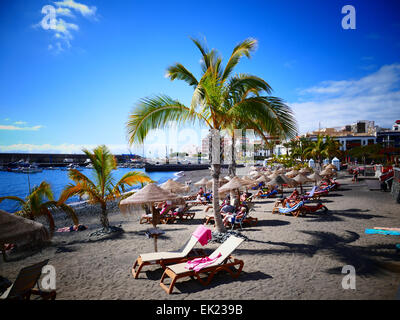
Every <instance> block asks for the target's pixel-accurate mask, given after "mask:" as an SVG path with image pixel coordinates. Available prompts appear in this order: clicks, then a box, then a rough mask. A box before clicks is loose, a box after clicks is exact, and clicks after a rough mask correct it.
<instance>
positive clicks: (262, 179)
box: [255, 175, 270, 182]
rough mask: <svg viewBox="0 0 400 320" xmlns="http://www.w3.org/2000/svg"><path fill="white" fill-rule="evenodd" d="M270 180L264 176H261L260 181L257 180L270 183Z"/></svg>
mask: <svg viewBox="0 0 400 320" xmlns="http://www.w3.org/2000/svg"><path fill="white" fill-rule="evenodd" d="M269 180H270V179H269V178H268V177H266V176H264V175H261V176H260V177H259V178H258V179H256V180H255V181H256V182H268V181H269Z"/></svg>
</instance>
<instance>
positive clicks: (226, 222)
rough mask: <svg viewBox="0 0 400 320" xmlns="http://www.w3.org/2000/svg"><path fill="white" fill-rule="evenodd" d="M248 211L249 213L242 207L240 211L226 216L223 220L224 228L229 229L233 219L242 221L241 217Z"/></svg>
mask: <svg viewBox="0 0 400 320" xmlns="http://www.w3.org/2000/svg"><path fill="white" fill-rule="evenodd" d="M246 211H247V210H246V207H241V208H240V209H239V211H236V212H233V213H227V214H225V216H224V218H223V219H222V222H223V223H224V226H225V227H227V226H228V225H229V223H230V222H231V221H232V218H235V219H240V218H241V217H243V215H244V214H245V213H246Z"/></svg>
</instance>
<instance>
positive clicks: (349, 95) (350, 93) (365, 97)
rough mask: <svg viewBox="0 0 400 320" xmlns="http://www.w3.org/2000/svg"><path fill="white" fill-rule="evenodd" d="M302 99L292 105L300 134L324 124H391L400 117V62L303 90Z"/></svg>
mask: <svg viewBox="0 0 400 320" xmlns="http://www.w3.org/2000/svg"><path fill="white" fill-rule="evenodd" d="M300 94H301V96H302V97H301V101H300V102H294V103H291V104H289V105H290V106H291V107H292V109H293V111H294V112H295V114H296V118H297V121H298V123H299V130H300V132H301V133H305V132H307V131H312V130H315V129H317V128H318V125H319V122H321V127H334V126H343V125H346V124H351V123H352V122H355V121H357V120H374V121H375V123H376V124H377V125H379V126H383V127H390V126H391V125H392V123H393V121H394V120H396V119H399V118H400V108H399V106H400V64H398V63H395V64H392V65H385V66H382V67H381V68H380V69H379V70H378V71H376V72H374V73H371V74H369V75H367V76H365V77H362V78H360V79H356V80H339V81H323V82H321V83H320V84H319V85H316V86H313V87H311V88H307V89H303V90H300Z"/></svg>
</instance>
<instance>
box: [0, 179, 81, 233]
mask: <svg viewBox="0 0 400 320" xmlns="http://www.w3.org/2000/svg"><path fill="white" fill-rule="evenodd" d="M6 199H7V200H13V201H17V202H19V204H20V206H21V209H20V210H19V211H17V212H16V214H17V215H20V216H22V217H24V218H27V219H30V220H35V219H36V218H38V217H42V216H43V217H45V218H46V219H47V221H48V223H49V228H50V233H51V234H52V233H53V232H54V228H55V224H54V218H53V215H52V213H51V211H50V210H51V209H61V210H62V211H64V212H65V213H66V214H67V215H68V216H69V217H70V218H71V219H72V221H73V222H74V224H75V225H77V224H79V220H78V217H77V216H76V214H75V211H74V210H73V209H72V208H71V207H70V206H68V205H67V204H65V200H61V197H60V200H58V201H55V200H54V198H53V192H52V190H51V187H50V185H49V184H48V183H47V182H46V181H42V183H41V184H40V185H39V186H35V187H34V188H33V189H32V190H31V192H30V194H29V195H28V196H27V197H26V198H25V199H21V198H19V197H13V196H8V197H0V203H1V202H2V201H3V200H6Z"/></svg>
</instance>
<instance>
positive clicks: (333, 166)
mask: <svg viewBox="0 0 400 320" xmlns="http://www.w3.org/2000/svg"><path fill="white" fill-rule="evenodd" d="M325 169H335V170H336V169H337V168H336V166H335V165H334V164H332V163H331V164H328V165H327V166H326V167H325Z"/></svg>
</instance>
